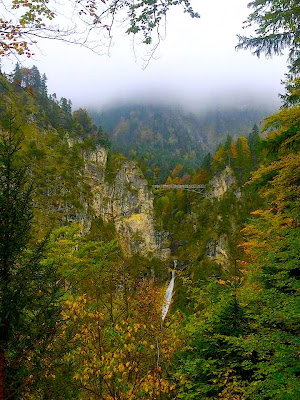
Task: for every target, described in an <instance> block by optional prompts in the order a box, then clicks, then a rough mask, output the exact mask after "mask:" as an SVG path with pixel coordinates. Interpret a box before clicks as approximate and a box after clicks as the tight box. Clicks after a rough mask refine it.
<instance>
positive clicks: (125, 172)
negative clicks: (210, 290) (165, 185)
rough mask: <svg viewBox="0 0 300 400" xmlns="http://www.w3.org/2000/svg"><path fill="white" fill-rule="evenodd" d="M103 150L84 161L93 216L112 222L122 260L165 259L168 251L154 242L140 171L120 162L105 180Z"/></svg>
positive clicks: (148, 195)
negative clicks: (111, 175)
mask: <svg viewBox="0 0 300 400" xmlns="http://www.w3.org/2000/svg"><path fill="white" fill-rule="evenodd" d="M106 168H107V150H106V149H104V148H98V149H97V150H96V151H94V152H91V153H89V154H87V155H86V157H85V175H86V179H87V181H88V183H89V186H90V191H91V193H92V204H91V207H92V209H93V212H94V214H95V216H97V217H100V218H102V219H103V220H104V221H105V222H113V223H114V225H115V228H116V231H117V234H118V237H119V242H120V245H121V248H122V250H123V253H124V254H125V256H127V257H130V256H132V255H134V254H140V255H142V256H144V257H150V258H151V257H158V258H160V259H167V258H168V256H169V252H170V251H169V249H168V248H163V245H161V243H160V244H159V243H158V241H157V240H156V238H157V236H158V235H157V234H156V232H155V229H154V208H153V194H152V191H151V190H150V189H149V187H148V182H147V180H146V179H145V178H144V176H143V173H142V171H141V170H140V169H139V168H138V167H137V166H136V164H135V163H134V162H132V161H129V160H127V159H124V160H123V161H122V163H121V165H120V166H119V168H117V171H116V174H115V176H114V177H113V179H110V180H109V181H108V180H107V179H106V177H105V176H106Z"/></svg>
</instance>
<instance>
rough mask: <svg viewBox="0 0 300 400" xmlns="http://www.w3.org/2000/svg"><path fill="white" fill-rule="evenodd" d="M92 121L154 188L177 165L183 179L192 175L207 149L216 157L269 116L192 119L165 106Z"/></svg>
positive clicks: (217, 114) (115, 112)
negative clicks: (229, 142)
mask: <svg viewBox="0 0 300 400" xmlns="http://www.w3.org/2000/svg"><path fill="white" fill-rule="evenodd" d="M91 115H92V118H93V121H94V122H95V123H96V124H97V125H101V126H103V128H104V129H105V130H106V131H107V132H108V134H109V137H110V141H111V148H112V150H113V151H114V152H122V153H123V154H125V155H126V156H127V157H130V158H134V159H135V160H136V161H137V162H138V163H139V166H140V167H141V169H142V171H143V173H144V174H145V176H146V178H147V179H148V180H150V181H151V182H152V181H154V182H163V181H165V180H166V179H167V177H168V175H170V174H171V171H172V170H173V169H174V168H176V166H177V165H182V166H183V169H182V171H181V172H180V176H181V177H182V176H184V175H192V174H193V173H194V172H195V171H196V170H198V169H199V167H200V165H201V163H202V161H203V160H204V157H205V154H206V153H207V151H208V149H210V150H211V151H214V150H215V148H216V144H218V143H220V142H222V141H223V140H224V141H225V140H226V137H227V136H228V135H229V134H230V135H231V136H232V137H233V136H238V135H241V134H244V135H246V134H247V133H248V132H249V130H250V129H251V128H252V126H253V124H254V123H255V122H258V121H259V120H260V119H261V118H263V117H264V116H265V115H266V112H264V111H261V110H259V111H258V110H253V109H247V110H239V109H233V110H217V111H211V112H207V113H206V114H203V115H196V114H195V115H194V114H191V113H187V112H185V111H183V110H181V109H174V108H171V107H166V106H164V107H163V106H154V105H153V106H150V105H148V106H147V105H130V104H129V105H122V106H115V107H113V108H111V109H108V110H105V111H103V112H101V113H100V112H95V111H91ZM205 162H206V163H207V162H208V160H207V159H206V161H205Z"/></svg>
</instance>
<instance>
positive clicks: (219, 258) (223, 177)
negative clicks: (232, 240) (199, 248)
mask: <svg viewBox="0 0 300 400" xmlns="http://www.w3.org/2000/svg"><path fill="white" fill-rule="evenodd" d="M208 187H209V189H208V191H207V194H206V197H207V198H208V199H209V200H210V201H211V202H214V201H221V200H222V198H223V197H224V195H225V194H226V192H227V191H228V190H233V191H234V194H235V196H236V198H237V199H238V200H239V199H240V198H241V190H240V188H238V186H237V180H236V178H235V176H234V172H233V170H232V169H231V168H230V167H229V166H227V167H226V168H225V169H224V170H223V171H222V172H221V174H220V175H218V176H215V177H214V178H213V179H211V181H210V182H209V185H208ZM221 220H222V216H221V215H217V216H216V221H215V224H214V225H215V227H217V226H218V224H219V222H220V221H221ZM232 229H234V222H233V221H232ZM229 253H230V251H229V240H228V236H227V235H226V234H221V235H219V236H218V237H217V238H216V239H215V240H209V241H208V243H207V245H206V252H205V255H206V256H207V257H209V258H210V259H212V260H213V261H215V262H216V263H217V264H219V265H221V266H222V267H223V268H226V267H227V266H228V265H229Z"/></svg>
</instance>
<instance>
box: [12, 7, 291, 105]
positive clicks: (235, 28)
mask: <svg viewBox="0 0 300 400" xmlns="http://www.w3.org/2000/svg"><path fill="white" fill-rule="evenodd" d="M247 3H248V0H242V1H241V0H229V1H227V2H224V1H222V0H216V1H214V2H209V1H206V2H197V1H195V0H194V1H192V5H193V6H194V8H195V9H196V10H197V11H199V13H200V15H201V18H200V19H191V18H190V17H189V16H187V15H184V14H182V13H181V10H180V9H178V10H172V11H171V12H170V14H169V15H168V19H167V25H166V38H165V40H163V41H162V42H161V43H160V46H159V48H158V50H157V52H156V53H155V57H154V59H152V60H151V62H150V63H149V65H148V66H147V68H146V69H143V66H145V59H146V52H147V49H146V50H145V47H143V46H142V45H139V44H136V46H135V47H133V44H132V42H131V41H130V39H129V37H128V36H127V35H125V34H124V33H123V31H121V30H117V31H116V32H115V35H114V37H113V45H112V48H111V49H110V50H109V52H110V57H108V56H107V55H102V56H99V55H96V54H94V53H92V52H91V51H89V50H87V49H85V48H83V47H76V46H71V45H70V46H67V45H66V44H63V43H59V42H53V41H52V42H51V41H40V42H39V47H40V48H41V49H42V53H40V52H36V56H35V57H34V59H31V60H28V61H26V62H25V65H29V66H31V65H32V64H36V65H37V67H38V68H39V70H40V71H41V72H45V73H46V75H47V77H48V89H49V93H54V92H55V93H56V94H57V96H58V98H60V97H61V96H64V97H67V98H70V99H71V100H72V103H73V108H78V107H86V108H97V109H100V108H103V107H104V106H106V105H111V104H112V103H115V102H120V101H121V102H128V101H130V102H135V103H136V102H144V103H149V102H154V103H158V102H160V103H165V104H168V103H171V104H176V105H181V106H184V107H185V108H189V109H191V110H195V111H198V110H200V109H206V108H211V107H212V106H213V107H217V106H224V105H239V106H241V105H242V106H243V105H245V106H249V105H251V104H256V105H264V107H265V106H266V105H267V104H270V105H271V106H273V107H274V106H277V105H278V104H279V101H278V93H279V92H282V88H281V86H280V80H281V79H283V78H284V74H285V72H286V57H285V56H283V57H276V58H274V59H265V58H264V57H263V56H262V57H261V59H257V58H256V57H255V56H253V55H251V53H250V52H248V51H238V52H237V51H236V50H235V46H236V44H237V42H238V40H237V36H236V35H237V34H243V33H244V31H243V29H242V23H243V21H244V20H245V19H246V17H247V15H248V13H249V10H248V9H247ZM247 33H249V32H247ZM106 50H107V49H106V48H105V47H104V48H103V51H104V53H105V51H106ZM15 61H16V60H13V63H14V62H15ZM13 63H12V64H11V65H9V64H7V65H6V68H8V69H9V68H10V69H12V68H13ZM266 103H267V104H266Z"/></svg>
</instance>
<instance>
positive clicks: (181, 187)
mask: <svg viewBox="0 0 300 400" xmlns="http://www.w3.org/2000/svg"><path fill="white" fill-rule="evenodd" d="M180 3H182V2H180ZM188 3H189V2H185V5H186V6H187V5H188ZM261 3H264V4H265V3H266V2H265V1H263V2H261V1H254V2H253V3H252V6H253V7H256V9H255V10H256V13H255V12H253V14H250V16H249V22H251V20H256V22H257V21H258V22H259V24H260V29H261V32H260V34H261V35H262V36H261V37H260V38H265V36H263V35H266V25H264V24H269V25H268V26H273V25H274V32H276V29H277V25H276V24H277V23H279V22H278V21H281V22H282V23H281V25H280V26H281V27H283V28H285V27H286V26H288V29H290V34H291V36H292V38H294V39H295V40H294V39H293V40H294V42H293V41H292V40H290V41H289V40H287V41H286V42H284V40H285V39H284V38H283V39H282V37H277V38H276V40H277V42H276V43H277V45H278V43H283V44H282V45H285V46H288V47H289V49H290V50H292V51H291V54H290V58H289V63H290V64H289V66H290V67H289V74H288V75H287V77H286V80H285V84H284V86H283V91H284V94H283V95H282V107H281V108H280V110H277V111H276V112H275V113H273V114H272V115H267V111H266V110H262V109H260V110H258V109H255V108H250V107H249V108H235V109H225V108H224V109H218V110H211V111H209V112H207V113H206V114H202V115H197V114H192V113H188V112H186V111H184V110H181V109H175V108H172V107H171V106H170V107H168V106H161V105H153V104H152V105H150V104H149V105H145V104H144V105H141V104H127V105H115V106H113V107H112V108H110V109H106V110H92V111H91V112H90V113H89V112H88V111H87V110H86V109H83V108H80V109H78V110H75V111H73V110H72V103H71V101H70V100H69V99H66V98H64V97H62V98H61V99H58V98H57V96H56V95H55V94H52V95H51V94H49V93H48V88H47V77H46V75H45V74H43V73H41V72H40V71H39V70H38V68H37V67H36V66H33V67H31V68H25V67H23V66H22V65H20V64H19V63H17V64H16V66H15V68H14V70H13V71H12V72H11V73H1V74H0V116H1V118H0V400H4V399H5V400H8V399H9V400H18V399H20V400H21V399H22V400H23V399H28V400H39V399H40V400H97V399H101V400H168V399H169V400H171V399H172V400H175V399H176V400H200V399H201V400H271V399H272V400H298V399H299V398H300V389H299V387H300V385H299V375H300V365H299V330H300V326H299V322H300V321H299V315H300V313H299V275H300V270H299V252H300V226H299V223H300V220H299V215H300V213H299V206H300V204H299V199H300V189H299V183H300V152H299V141H300V103H299V99H300V94H299V93H300V89H299V83H300V78H299V30H297V29H298V28H299V26H298V25H297V21H298V24H299V15H300V12H299V5H298V6H297V4H298V2H287V1H279V2H275V1H271V2H267V3H270V4H271V5H272V14H271V15H269V14H267V15H265V16H264V17H265V18H262V12H263V11H262V9H261V8H260V5H261ZM296 3H297V4H296ZM278 4H280V7H281V8H280V7H279V10H278ZM297 7H298V8H297ZM286 9H287V10H292V11H291V12H293V18H294V19H293V20H294V21H295V23H294V24H292V23H290V24H288V23H287V21H288V15H290V14H288V11H287V10H286ZM274 18H275V22H274ZM289 21H290V20H289ZM272 24H273V25H272ZM297 26H298V28H297ZM296 28H297V29H296ZM274 34H275V33H274ZM286 37H287V36H285V38H286ZM273 39H274V38H273V36H272V37H271V38H269V37H268V40H269V42H268V43H267V45H268V46H269V49H270V53H271V54H273V52H272V51H273V50H272V49H274V48H276V46H275V45H274V43H273V42H272V40H273ZM240 40H241V44H240V46H241V47H244V48H250V49H251V48H252V49H253V48H255V46H256V47H257V46H258V45H257V43H255V42H254V40H259V38H258V39H253V38H252V42H251V40H250V39H247V38H245V37H241V38H240ZM280 40H281V41H283V42H280ZM259 43H260V42H259ZM264 43H266V42H264ZM291 43H292V44H293V46H294V47H293V46H292V44H291ZM297 43H298V44H297ZM264 45H265V44H264ZM272 46H273V47H272ZM274 46H275V47H274ZM297 46H298V47H297ZM297 51H298V53H297ZM275 53H276V51H275ZM295 54H296V55H295ZM266 109H267V107H266ZM153 185H164V186H163V187H162V186H161V187H159V186H156V187H153ZM166 185H167V187H166ZM174 185H176V186H174ZM193 185H195V186H193ZM168 186H169V187H168ZM197 187H198V188H201V190H200V191H199V190H198V191H197V190H195V188H197ZM189 188H190V189H189ZM193 188H194V190H193ZM173 285H174V286H173Z"/></svg>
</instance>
